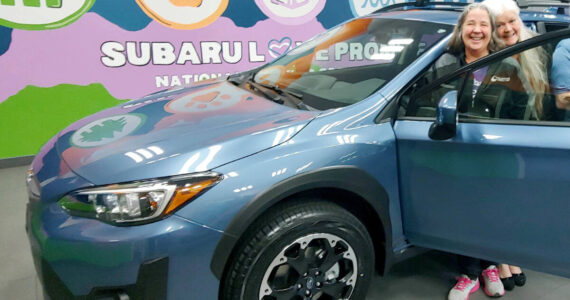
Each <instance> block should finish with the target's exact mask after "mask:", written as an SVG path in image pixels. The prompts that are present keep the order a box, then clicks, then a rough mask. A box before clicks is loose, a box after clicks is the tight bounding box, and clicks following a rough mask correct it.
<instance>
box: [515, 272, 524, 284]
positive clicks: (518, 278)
mask: <svg viewBox="0 0 570 300" xmlns="http://www.w3.org/2000/svg"><path fill="white" fill-rule="evenodd" d="M513 279H514V282H515V284H516V285H517V286H523V285H524V284H525V283H526V275H524V272H523V273H520V274H513Z"/></svg>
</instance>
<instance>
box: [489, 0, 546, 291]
mask: <svg viewBox="0 0 570 300" xmlns="http://www.w3.org/2000/svg"><path fill="white" fill-rule="evenodd" d="M483 5H485V6H487V7H488V8H489V10H490V11H491V14H492V15H494V16H495V24H496V32H497V35H498V36H499V38H501V39H502V40H503V42H504V43H505V44H506V45H507V46H512V45H514V44H516V43H518V42H521V41H524V40H527V39H529V38H532V37H534V36H536V33H535V32H533V31H532V30H531V29H529V28H528V27H526V26H525V25H524V24H523V22H522V19H521V18H520V16H519V13H520V9H519V7H518V5H517V4H516V2H515V1H513V0H485V1H483ZM514 58H515V59H516V60H517V61H518V62H519V64H520V66H521V70H522V72H523V74H522V75H521V76H519V77H520V78H521V79H526V80H523V84H524V85H525V89H526V90H527V92H528V94H529V95H532V96H534V97H530V99H529V103H528V109H527V113H526V116H525V119H534V120H542V119H544V116H543V113H544V109H543V99H544V95H545V94H547V93H548V91H549V83H548V75H547V73H546V65H545V63H546V62H547V59H546V54H545V52H544V50H543V49H542V48H540V47H537V48H533V49H529V50H527V51H524V52H522V53H521V54H520V55H517V56H516V57H514ZM519 271H520V270H515V272H517V273H516V274H518V273H520V272H519ZM521 282H522V284H524V281H520V280H519V283H521ZM522 284H521V285H522Z"/></svg>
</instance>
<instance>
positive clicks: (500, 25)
mask: <svg viewBox="0 0 570 300" xmlns="http://www.w3.org/2000/svg"><path fill="white" fill-rule="evenodd" d="M495 23H496V24H497V34H498V35H499V37H500V38H501V39H502V40H503V41H505V44H507V46H511V45H514V44H516V43H517V42H518V41H519V32H520V29H521V25H520V22H519V18H518V16H517V14H516V13H515V12H514V11H505V12H504V13H502V14H500V15H499V16H497V17H496V18H495Z"/></svg>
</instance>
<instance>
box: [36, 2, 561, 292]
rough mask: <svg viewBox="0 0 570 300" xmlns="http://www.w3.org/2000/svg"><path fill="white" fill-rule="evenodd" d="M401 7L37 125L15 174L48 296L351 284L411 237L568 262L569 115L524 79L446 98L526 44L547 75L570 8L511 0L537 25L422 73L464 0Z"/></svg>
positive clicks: (361, 281)
mask: <svg viewBox="0 0 570 300" xmlns="http://www.w3.org/2000/svg"><path fill="white" fill-rule="evenodd" d="M420 2H422V3H420ZM416 5H418V6H414V4H413V3H408V4H406V5H405V6H404V5H395V6H392V7H388V8H385V9H383V10H382V11H380V12H377V13H375V14H371V15H368V16H364V17H360V18H356V19H353V20H350V21H347V22H345V23H343V24H341V25H339V26H337V27H334V28H332V29H331V30H329V31H327V32H324V33H322V34H320V35H318V36H316V37H315V38H313V39H312V40H310V41H307V42H306V43H304V44H302V45H300V46H299V47H297V48H295V49H293V50H291V51H290V52H288V53H287V54H285V55H283V56H281V57H280V58H278V59H277V60H275V61H273V62H271V63H269V64H267V65H265V66H263V67H261V68H258V69H255V70H252V71H248V72H244V73H240V74H237V75H233V76H230V77H228V78H226V79H224V80H212V81H206V82H201V83H198V84H195V85H192V86H188V87H183V88H177V89H171V90H167V91H163V92H159V93H155V94H152V95H149V96H147V97H145V98H142V99H140V100H135V101H131V102H127V103H125V104H123V105H120V106H118V107H114V108H111V109H108V110H105V111H102V112H99V113H97V114H95V115H92V116H89V117H87V118H85V119H83V120H80V121H78V122H76V123H74V124H72V125H70V126H69V127H68V128H66V129H65V130H63V131H62V132H60V133H59V134H58V135H57V136H55V137H54V138H53V139H51V140H50V141H49V142H48V143H47V144H46V145H45V146H44V147H43V148H42V149H41V152H40V153H39V154H38V155H37V156H36V157H35V159H34V161H33V163H32V167H31V169H30V170H29V173H28V178H27V181H28V189H29V203H28V207H27V223H26V224H27V225H26V228H27V233H28V236H29V240H30V243H31V249H32V255H33V258H34V263H35V267H36V270H37V273H38V276H39V278H40V280H41V282H42V284H43V287H44V291H45V293H44V294H45V295H46V297H47V298H51V299H99V298H103V299H243V300H270V299H273V300H275V299H279V300H281V299H321V300H325V299H363V298H364V297H365V295H366V291H367V288H368V285H369V283H370V280H371V278H372V276H373V274H374V272H375V271H377V272H380V273H383V272H385V271H386V270H388V268H389V267H390V266H391V265H392V264H393V263H394V262H395V261H397V260H399V259H401V258H402V257H405V256H406V255H407V254H408V253H410V252H413V251H411V249H414V248H416V249H417V248H420V247H421V248H430V249H438V250H442V251H447V252H451V253H458V254H464V255H469V256H474V257H480V258H485V259H491V260H495V261H501V262H507V263H513V264H517V265H522V266H524V267H529V268H533V269H536V270H540V271H544V272H549V273H553V274H558V275H562V276H570V255H568V249H570V234H569V233H568V232H569V231H570V201H569V198H568V197H569V196H568V195H570V128H569V126H570V113H568V112H567V111H566V110H563V109H559V108H558V107H556V105H555V104H554V102H553V101H554V100H553V99H554V97H553V95H551V94H550V93H549V92H546V93H545V92H542V93H543V94H541V95H540V96H539V98H540V99H542V101H541V103H542V105H541V106H540V108H538V106H537V105H536V102H537V101H536V99H538V98H537V95H538V94H539V93H541V92H540V91H533V90H525V91H523V92H524V93H526V94H528V99H529V100H528V104H527V105H526V107H525V108H524V110H525V113H524V117H520V118H505V117H503V116H504V114H501V113H499V111H500V110H501V109H503V110H504V109H506V108H504V107H503V106H501V103H502V102H504V100H505V99H502V98H501V97H502V96H501V95H489V96H493V97H496V99H495V100H496V101H494V102H492V103H494V105H495V106H494V107H486V108H483V109H478V110H475V109H473V110H470V109H467V110H464V109H460V107H462V103H463V101H464V100H465V99H463V98H464V97H463V96H462V95H464V94H463V93H462V91H461V89H462V87H463V86H464V84H462V83H463V82H464V81H465V80H466V78H469V77H470V75H471V73H472V72H473V71H475V70H478V69H481V68H486V67H487V66H489V65H491V64H494V63H496V62H498V61H503V60H508V59H511V57H513V56H515V55H518V54H520V53H522V52H524V51H526V50H529V49H533V48H537V47H540V49H541V50H543V51H544V52H545V53H546V56H547V57H548V59H547V60H548V61H546V62H545V64H547V66H548V68H549V74H550V68H551V67H554V66H551V65H552V62H551V60H552V55H553V52H554V51H555V49H556V46H557V45H558V43H559V42H560V41H561V40H564V39H567V38H570V29H568V25H569V24H570V18H569V17H568V15H563V14H558V13H557V11H556V10H557V8H554V9H553V8H548V9H547V10H546V11H545V10H543V9H539V10H524V11H523V12H522V17H523V20H524V21H525V23H526V24H527V25H528V26H530V27H532V28H533V29H535V30H536V31H538V32H539V33H540V35H538V36H537V37H536V38H533V39H530V40H527V41H524V42H521V43H518V44H516V45H515V46H512V47H508V48H506V49H504V50H502V51H499V52H496V53H493V54H491V55H489V56H487V57H485V58H483V59H481V60H478V61H476V62H474V63H472V64H469V65H466V66H464V67H461V68H459V69H457V70H454V71H453V72H451V73H450V74H448V75H446V76H443V77H439V78H435V79H434V78H432V77H433V76H432V75H433V74H431V73H430V72H431V70H432V66H433V64H434V62H435V61H436V59H438V57H440V56H441V55H442V53H443V52H444V51H445V49H446V45H447V43H448V41H449V38H450V35H451V33H452V31H453V27H454V25H455V23H456V20H457V18H458V15H459V12H460V10H461V7H459V5H460V4H447V5H443V4H437V5H434V4H423V1H418V3H417V4H416ZM493 78H495V77H493ZM495 79H496V80H495V81H498V82H499V83H500V82H501V81H502V80H501V78H500V77H496V78H495ZM458 87H459V90H458ZM519 92H521V91H519ZM436 95H437V97H436ZM531 99H534V100H532V101H531ZM546 112H548V114H547V113H546Z"/></svg>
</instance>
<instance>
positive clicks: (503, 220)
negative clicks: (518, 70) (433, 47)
mask: <svg viewBox="0 0 570 300" xmlns="http://www.w3.org/2000/svg"><path fill="white" fill-rule="evenodd" d="M569 37H570V31H569V30H564V31H558V32H556V33H549V34H545V35H543V36H540V37H538V38H535V39H532V40H527V41H525V42H523V43H519V44H518V45H515V46H513V47H511V48H509V49H508V50H507V51H506V52H505V51H501V52H499V53H496V54H492V55H490V56H488V57H486V58H485V59H483V60H481V61H478V62H475V63H473V64H471V65H468V66H466V67H464V68H462V69H460V70H459V71H457V72H454V74H450V75H448V76H445V77H443V78H440V79H439V80H436V81H435V82H432V83H428V84H427V85H425V86H424V87H422V88H419V87H420V86H422V84H423V82H426V81H428V78H429V76H430V75H429V72H430V70H428V71H426V73H425V74H424V75H423V76H421V77H420V78H419V79H418V81H417V82H416V83H415V84H414V85H412V87H411V88H409V89H408V90H407V91H406V92H404V94H403V96H401V99H400V101H401V104H402V105H401V107H400V113H399V116H398V118H397V120H396V121H395V123H394V131H395V134H396V137H397V143H398V159H399V177H400V190H401V203H402V217H403V220H404V231H405V234H406V236H407V238H408V239H409V241H410V242H411V243H412V244H415V245H419V246H425V247H429V248H435V249H440V250H444V251H449V252H454V253H459V254H464V255H469V256H474V257H479V258H485V259H490V260H494V261H497V262H506V263H513V264H519V265H522V266H525V267H530V268H533V269H536V270H541V271H546V272H550V273H555V274H559V275H564V276H570V255H569V252H568V251H569V250H568V249H570V118H568V116H570V113H568V112H567V111H565V110H560V109H557V108H556V107H555V105H554V103H555V102H554V101H555V98H554V97H555V96H554V95H552V94H551V93H550V91H548V90H547V91H544V90H539V89H537V88H532V86H531V87H529V86H528V81H527V82H526V86H525V89H524V90H523V91H522V92H523V95H524V94H526V95H527V96H528V97H527V100H525V101H526V102H525V103H526V105H527V106H526V107H522V109H523V111H524V116H522V117H518V118H512V116H509V115H508V114H504V113H505V110H506V109H512V107H510V108H509V106H508V105H504V103H505V101H507V102H508V101H512V98H513V97H514V96H512V95H514V94H513V93H510V94H507V95H506V96H504V95H503V96H497V94H493V95H491V93H492V92H491V90H492V89H485V88H483V86H481V87H480V88H479V90H477V91H476V92H474V93H475V94H473V93H472V91H471V90H470V89H471V88H472V87H469V84H467V83H468V82H469V81H470V80H472V76H473V72H474V71H476V70H482V69H483V70H486V71H487V72H494V71H495V68H494V66H496V65H497V64H500V63H503V62H505V61H507V62H511V63H512V62H513V61H515V62H516V60H515V59H514V58H517V57H518V58H520V57H521V56H520V55H521V53H523V51H526V50H536V51H543V54H544V57H543V58H542V59H541V61H542V62H543V64H544V65H545V66H544V68H545V69H546V72H545V73H546V75H549V74H550V72H551V68H556V67H563V66H556V65H555V66H551V63H550V62H551V61H552V52H553V50H554V49H555V47H556V46H557V44H558V42H559V41H560V40H562V39H564V38H569ZM568 65H569V66H568V67H567V68H570V62H569V63H568ZM515 67H516V64H515ZM519 67H520V65H519ZM493 76H494V77H493ZM486 78H491V80H490V81H489V83H491V81H493V80H494V81H495V82H494V83H498V82H499V81H507V79H508V77H505V76H503V75H498V74H495V75H493V74H486ZM521 81H524V79H521ZM567 81H570V78H568V80H567ZM508 88H511V89H514V87H508ZM466 89H467V90H466ZM449 90H456V91H458V95H459V96H457V97H458V98H459V99H458V102H459V104H458V106H459V107H460V109H459V111H460V112H459V114H458V124H457V128H456V133H455V135H454V136H453V137H451V138H449V139H446V140H433V139H430V137H429V136H428V130H429V127H430V126H431V124H432V123H433V122H434V120H435V106H436V103H437V101H435V102H434V100H433V99H429V98H430V97H432V96H437V97H439V96H440V95H442V94H444V93H445V92H446V91H449ZM507 91H508V92H513V90H507ZM518 92H519V93H520V92H521V90H519V91H518ZM473 95H477V96H473ZM537 95H539V96H538V97H537ZM479 96H481V97H487V98H489V97H490V98H493V97H495V98H496V99H495V100H494V102H493V101H491V102H492V103H494V105H495V106H494V107H490V109H489V107H482V108H479V109H475V105H473V104H470V103H471V102H473V101H475V100H474V99H475V98H476V97H479ZM501 97H503V98H505V97H506V99H503V98H501ZM509 97H510V98H509ZM426 99H427V100H426ZM533 99H534V100H533ZM436 100H439V98H437V99H436ZM533 101H535V102H534V103H533ZM538 101H540V103H541V104H542V107H541V108H540V109H538V108H537V107H538V106H537V105H536V102H538ZM501 103H503V104H501ZM465 104H467V106H466V107H469V108H468V109H467V110H465V109H461V107H462V106H465ZM501 108H502V110H503V111H502V112H500V113H499V112H497V110H501ZM519 108H520V107H519ZM537 110H540V111H541V112H542V113H539V112H538V111H537Z"/></svg>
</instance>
